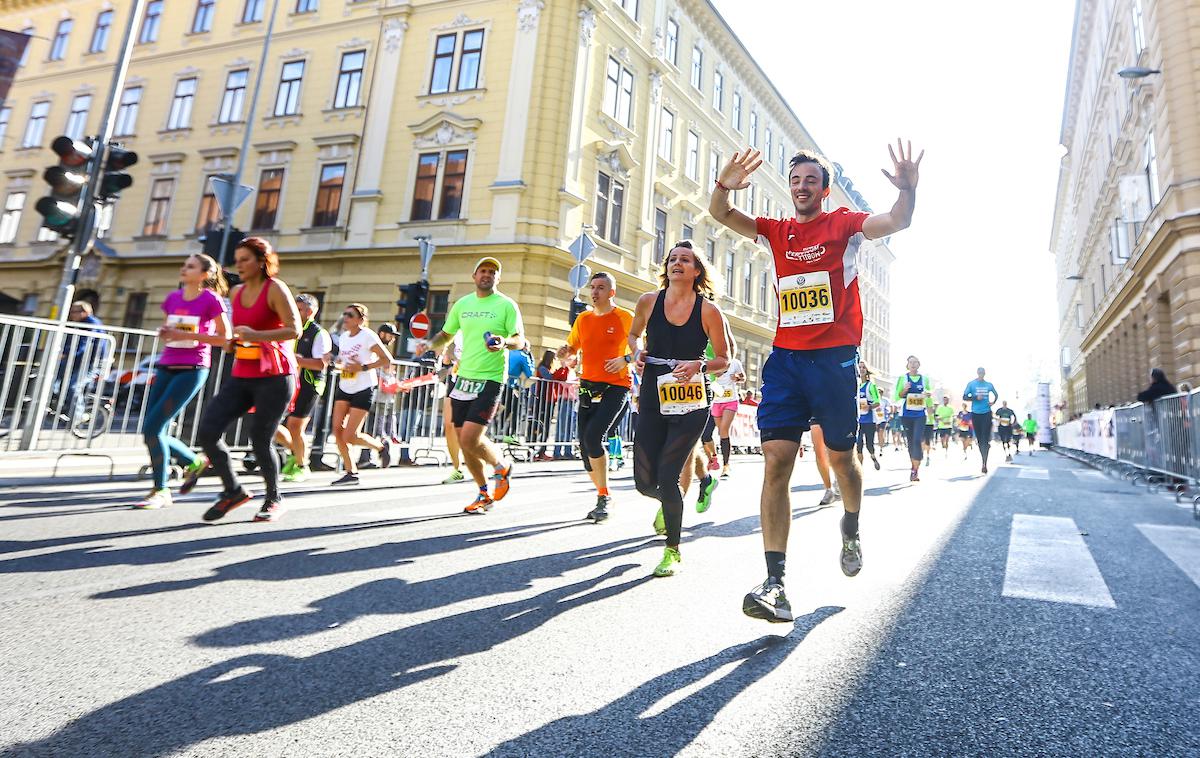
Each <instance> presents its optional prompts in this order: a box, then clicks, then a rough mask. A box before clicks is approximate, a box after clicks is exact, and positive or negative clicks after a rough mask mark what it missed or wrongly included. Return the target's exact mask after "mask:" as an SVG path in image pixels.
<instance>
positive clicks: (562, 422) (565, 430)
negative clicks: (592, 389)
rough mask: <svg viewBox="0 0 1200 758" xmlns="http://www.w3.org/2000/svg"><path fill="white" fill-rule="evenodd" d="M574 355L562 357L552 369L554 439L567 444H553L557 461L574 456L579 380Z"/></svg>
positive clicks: (570, 458)
mask: <svg viewBox="0 0 1200 758" xmlns="http://www.w3.org/2000/svg"><path fill="white" fill-rule="evenodd" d="M575 361H576V357H575V356H570V357H567V358H565V359H563V361H562V363H561V364H559V367H558V368H557V369H555V371H554V400H555V402H556V403H557V405H558V413H557V418H556V419H555V421H554V441H555V442H564V443H568V444H564V445H555V446H554V459H555V460H559V461H566V460H572V459H574V458H575V457H576V456H575V448H574V444H573V443H574V441H575V439H576V437H577V436H578V435H576V433H575V421H576V416H577V413H578V411H577V410H576V408H575V405H576V401H578V400H579V382H578V381H576V377H575Z"/></svg>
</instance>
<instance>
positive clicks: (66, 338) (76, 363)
mask: <svg viewBox="0 0 1200 758" xmlns="http://www.w3.org/2000/svg"><path fill="white" fill-rule="evenodd" d="M67 326H68V327H74V328H76V329H80V328H83V329H91V330H92V331H95V332H97V333H98V334H103V333H104V328H103V327H104V322H102V321H101V320H100V319H99V318H97V317H96V316H95V315H94V314H93V312H92V304H91V303H89V302H87V301H86V300H76V301H75V302H74V303H72V304H71V309H70V310H69V311H68V312H67ZM108 359H109V355H108V340H106V339H103V338H93V337H85V336H82V335H79V334H71V333H70V332H68V333H66V334H64V335H63V347H62V357H61V358H60V359H59V364H58V371H57V373H56V376H57V380H58V385H59V393H60V404H59V411H60V412H62V411H63V409H69V408H70V407H71V405H72V403H73V402H74V399H75V393H76V391H77V390H78V389H79V387H81V386H82V385H85V384H87V383H88V382H91V381H92V380H93V379H95V378H96V377H98V376H99V375H100V374H103V373H104V371H105V363H106V362H107V361H108ZM64 377H65V380H64Z"/></svg>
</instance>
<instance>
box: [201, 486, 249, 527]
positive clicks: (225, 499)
mask: <svg viewBox="0 0 1200 758" xmlns="http://www.w3.org/2000/svg"><path fill="white" fill-rule="evenodd" d="M249 501H250V493H249V492H247V491H246V490H244V489H242V488H240V487H239V488H238V489H237V491H236V492H222V493H221V494H220V496H219V497H217V502H215V503H213V504H212V506H211V507H209V509H208V510H207V511H205V512H204V516H202V518H203V519H204V520H205V521H216V520H217V519H219V518H222V517H224V516H225V514H227V513H229V512H230V511H232V510H233V509H234V508H237V507H238V506H239V505H243V504H245V503H247V502H249Z"/></svg>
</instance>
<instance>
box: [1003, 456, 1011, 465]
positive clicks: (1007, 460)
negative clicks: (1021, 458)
mask: <svg viewBox="0 0 1200 758" xmlns="http://www.w3.org/2000/svg"><path fill="white" fill-rule="evenodd" d="M1004 462H1005V463H1012V455H1006V456H1004Z"/></svg>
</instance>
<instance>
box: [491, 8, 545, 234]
mask: <svg viewBox="0 0 1200 758" xmlns="http://www.w3.org/2000/svg"><path fill="white" fill-rule="evenodd" d="M545 7H546V4H545V2H543V0H520V2H518V3H517V37H516V42H515V43H514V44H513V55H512V66H511V69H510V72H509V78H508V100H507V102H506V103H505V107H504V126H503V131H502V132H501V137H500V156H499V157H500V166H499V169H498V171H497V172H496V180H495V181H494V182H493V183H492V186H491V187H490V189H491V191H492V234H491V236H492V239H493V240H496V241H500V240H504V241H515V236H516V233H517V213H518V211H519V209H520V206H521V193H522V192H524V190H525V179H524V177H523V176H522V173H521V172H522V167H523V165H524V163H525V142H526V141H527V140H528V139H529V138H528V135H527V134H526V133H525V132H526V129H527V128H528V126H529V109H530V105H531V102H532V99H533V75H534V70H535V68H536V65H535V64H536V62H537V61H536V57H537V43H538V20H539V19H540V18H541V14H542V9H543V8H545Z"/></svg>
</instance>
